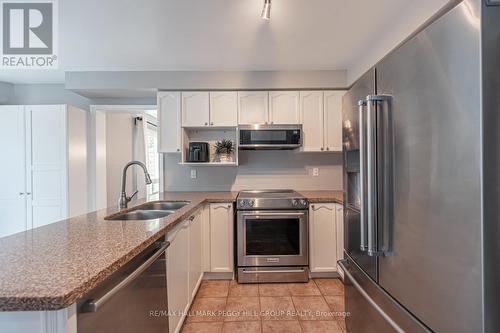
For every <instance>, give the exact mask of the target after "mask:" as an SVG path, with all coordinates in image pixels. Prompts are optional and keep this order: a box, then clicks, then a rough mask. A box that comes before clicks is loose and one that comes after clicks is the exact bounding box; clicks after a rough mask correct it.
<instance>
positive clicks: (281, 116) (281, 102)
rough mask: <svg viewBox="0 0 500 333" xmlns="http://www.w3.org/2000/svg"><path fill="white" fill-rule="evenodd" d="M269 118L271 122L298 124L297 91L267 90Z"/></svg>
mask: <svg viewBox="0 0 500 333" xmlns="http://www.w3.org/2000/svg"><path fill="white" fill-rule="evenodd" d="M269 120H270V122H271V124H280V125H286V124H299V123H300V109H299V92H298V91H271V92H269Z"/></svg>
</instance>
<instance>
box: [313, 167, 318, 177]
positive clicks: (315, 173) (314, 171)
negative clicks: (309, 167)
mask: <svg viewBox="0 0 500 333" xmlns="http://www.w3.org/2000/svg"><path fill="white" fill-rule="evenodd" d="M318 176H319V168H313V177H318Z"/></svg>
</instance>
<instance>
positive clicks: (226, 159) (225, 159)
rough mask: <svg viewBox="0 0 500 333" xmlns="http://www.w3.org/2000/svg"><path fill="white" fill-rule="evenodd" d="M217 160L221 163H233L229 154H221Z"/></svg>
mask: <svg viewBox="0 0 500 333" xmlns="http://www.w3.org/2000/svg"><path fill="white" fill-rule="evenodd" d="M219 160H220V161H221V163H229V162H232V161H233V156H232V155H231V153H222V154H220V155H219Z"/></svg>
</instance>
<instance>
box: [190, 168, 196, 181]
mask: <svg viewBox="0 0 500 333" xmlns="http://www.w3.org/2000/svg"><path fill="white" fill-rule="evenodd" d="M196 177H197V174H196V169H191V179H196Z"/></svg>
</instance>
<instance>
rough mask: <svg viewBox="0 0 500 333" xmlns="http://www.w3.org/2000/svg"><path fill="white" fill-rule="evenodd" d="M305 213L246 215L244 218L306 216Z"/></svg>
mask: <svg viewBox="0 0 500 333" xmlns="http://www.w3.org/2000/svg"><path fill="white" fill-rule="evenodd" d="M304 215H305V213H253V214H252V213H249V214H247V213H244V214H242V216H252V217H259V216H304Z"/></svg>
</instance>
